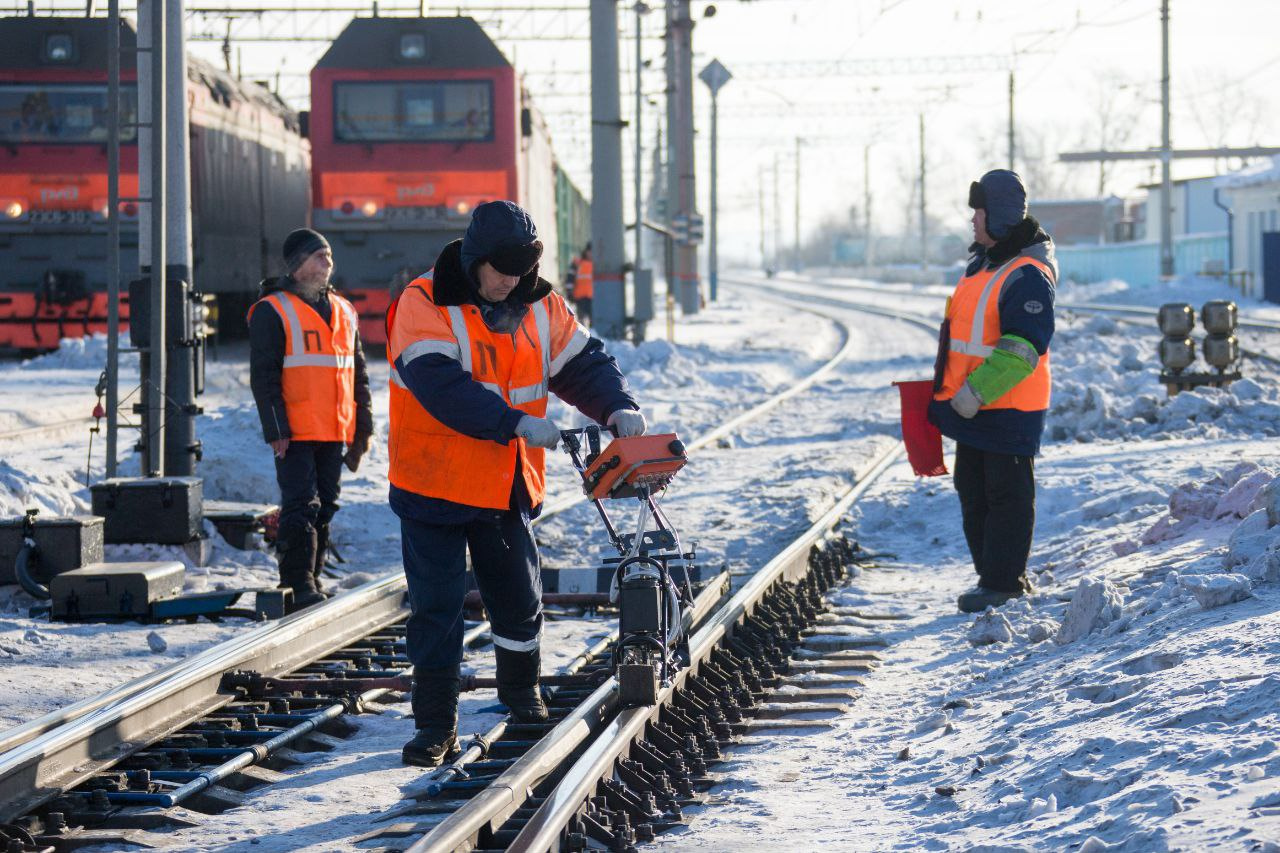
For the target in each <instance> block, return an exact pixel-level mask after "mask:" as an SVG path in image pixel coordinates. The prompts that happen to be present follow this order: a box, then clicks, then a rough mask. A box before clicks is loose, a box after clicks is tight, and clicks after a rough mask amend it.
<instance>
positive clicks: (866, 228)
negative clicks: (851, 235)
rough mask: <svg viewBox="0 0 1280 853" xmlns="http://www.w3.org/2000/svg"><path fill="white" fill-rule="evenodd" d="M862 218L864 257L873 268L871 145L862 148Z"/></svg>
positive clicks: (866, 262)
mask: <svg viewBox="0 0 1280 853" xmlns="http://www.w3.org/2000/svg"><path fill="white" fill-rule="evenodd" d="M862 218H863V223H864V225H863V229H862V230H863V238H864V239H865V240H866V248H865V249H864V250H863V253H862V256H863V260H864V262H865V265H866V266H868V267H869V266H871V264H872V260H871V255H872V250H871V145H870V144H867V145H864V146H862Z"/></svg>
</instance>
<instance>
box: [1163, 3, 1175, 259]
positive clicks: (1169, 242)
mask: <svg viewBox="0 0 1280 853" xmlns="http://www.w3.org/2000/svg"><path fill="white" fill-rule="evenodd" d="M1169 124H1170V116H1169V0H1161V2H1160V275H1161V276H1162V277H1165V278H1169V277H1172V276H1173V275H1174V273H1175V270H1174V263H1173V172H1172V165H1173V143H1172V142H1171V141H1170V139H1169Z"/></svg>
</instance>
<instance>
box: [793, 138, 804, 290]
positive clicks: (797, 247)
mask: <svg viewBox="0 0 1280 853" xmlns="http://www.w3.org/2000/svg"><path fill="white" fill-rule="evenodd" d="M803 144H804V139H802V138H801V137H799V136H797V137H796V199H795V201H796V218H795V227H796V233H795V240H794V243H795V257H794V261H795V263H794V264H792V268H793V269H794V270H795V271H796V272H800V270H801V268H802V267H803V266H804V264H803V262H802V261H801V260H800V146H801V145H803Z"/></svg>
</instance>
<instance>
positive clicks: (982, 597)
mask: <svg viewBox="0 0 1280 853" xmlns="http://www.w3.org/2000/svg"><path fill="white" fill-rule="evenodd" d="M1022 596H1023V591H1022V590H1021V589H1018V590H999V589H988V588H987V587H985V586H981V585H979V586H975V587H973V588H972V589H968V590H965V591H964V592H962V593H960V597H959V598H957V599H956V606H957V607H959V608H960V612H961V613H981V612H982V611H984V610H986V609H987V608H988V607H999V606H1000V605H1002V604H1005V603H1006V602H1008V601H1010V600H1011V599H1014V598H1021V597H1022Z"/></svg>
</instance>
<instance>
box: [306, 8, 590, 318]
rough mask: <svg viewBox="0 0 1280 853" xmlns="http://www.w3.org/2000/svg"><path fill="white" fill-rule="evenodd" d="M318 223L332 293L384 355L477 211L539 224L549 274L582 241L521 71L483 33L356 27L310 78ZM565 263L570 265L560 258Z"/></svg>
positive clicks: (435, 25) (452, 25) (447, 24)
mask: <svg viewBox="0 0 1280 853" xmlns="http://www.w3.org/2000/svg"><path fill="white" fill-rule="evenodd" d="M309 124H310V137H311V145H312V198H313V200H314V204H315V209H314V212H313V215H312V224H313V227H314V228H316V230H318V231H320V232H321V233H323V234H325V235H326V236H327V237H328V238H329V242H330V243H331V244H332V246H333V254H334V282H335V284H336V285H337V286H338V287H339V288H340V289H341V290H342V291H343V292H344V293H345V294H347V295H348V296H349V297H350V298H351V299H352V300H353V302H354V303H355V305H356V307H357V308H358V309H359V311H360V335H361V338H362V339H363V340H364V341H366V342H372V343H384V342H385V340H386V336H385V331H384V328H383V324H384V318H385V316H386V310H387V305H388V304H389V302H390V300H391V298H392V296H393V295H394V294H396V293H398V292H399V289H400V288H402V287H403V286H404V285H405V284H406V283H408V281H410V280H411V279H412V278H414V277H415V276H417V275H419V274H421V273H422V272H424V271H426V270H427V269H429V268H430V267H431V265H432V263H433V262H434V261H435V258H436V255H437V254H438V253H439V252H440V249H442V248H443V247H444V245H445V244H446V243H447V242H449V241H450V240H453V239H455V238H456V237H459V236H461V234H462V232H463V230H464V229H465V228H466V226H467V222H468V220H469V217H470V213H471V210H472V209H473V208H474V207H475V206H476V205H477V204H480V203H481V202H485V201H490V200H494V199H503V198H505V199H512V200H514V201H516V202H518V203H519V204H521V205H523V206H524V207H525V208H526V209H528V210H529V212H530V213H531V214H532V215H533V218H534V221H535V222H536V223H537V225H538V229H539V232H540V234H541V237H542V242H543V244H544V245H545V246H546V250H545V254H544V255H543V261H542V265H543V270H544V273H543V275H544V276H545V277H547V278H549V279H552V280H556V279H557V278H558V277H559V275H560V274H561V273H562V272H563V264H566V263H567V262H568V257H567V254H568V253H567V252H566V251H564V249H565V248H566V247H580V246H581V245H582V244H583V243H585V242H586V239H587V238H586V231H587V230H588V223H587V222H586V221H585V216H583V213H584V209H585V205H584V204H583V203H582V202H581V196H580V195H579V194H578V193H577V190H576V189H573V187H572V184H571V183H569V182H568V180H567V178H566V177H565V176H564V174H563V172H561V171H560V170H559V169H558V167H557V165H556V163H555V160H554V155H553V153H552V150H551V139H550V135H549V133H548V132H547V128H546V125H545V124H544V122H543V121H542V118H541V116H540V115H539V114H538V112H537V111H536V110H535V109H534V107H533V105H532V103H531V101H530V100H529V97H528V94H527V92H525V90H524V89H523V87H522V86H521V84H520V81H519V79H518V78H517V75H516V70H515V69H514V68H513V67H512V65H511V63H510V62H508V61H507V59H506V57H504V56H503V55H502V52H501V51H500V50H499V49H498V47H497V46H496V45H495V44H494V43H493V41H492V40H491V39H490V38H489V37H488V36H487V35H486V34H485V32H484V30H483V29H481V27H480V25H479V24H478V23H476V21H475V20H473V19H471V18H466V17H449V18H357V19H355V20H353V21H352V22H351V23H350V24H349V25H348V26H347V28H346V29H345V30H343V32H342V34H341V35H339V36H338V38H337V39H336V40H335V41H334V42H333V44H332V46H331V47H330V48H329V50H328V52H326V53H325V55H324V56H323V57H322V58H321V59H320V62H319V63H318V64H317V65H316V67H315V69H313V70H312V72H311V116H310V122H309ZM562 255H566V256H564V257H562Z"/></svg>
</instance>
